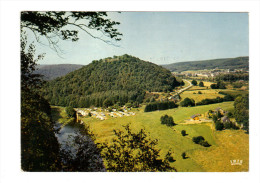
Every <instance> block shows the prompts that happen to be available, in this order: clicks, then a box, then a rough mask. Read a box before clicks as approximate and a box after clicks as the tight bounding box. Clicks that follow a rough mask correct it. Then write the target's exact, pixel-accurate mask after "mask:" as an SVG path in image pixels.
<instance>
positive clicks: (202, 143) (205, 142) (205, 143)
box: [200, 141, 211, 147]
mask: <svg viewBox="0 0 260 183" xmlns="http://www.w3.org/2000/svg"><path fill="white" fill-rule="evenodd" d="M200 145H202V146H204V147H210V146H211V145H210V144H209V143H208V142H207V141H202V142H201V143H200Z"/></svg>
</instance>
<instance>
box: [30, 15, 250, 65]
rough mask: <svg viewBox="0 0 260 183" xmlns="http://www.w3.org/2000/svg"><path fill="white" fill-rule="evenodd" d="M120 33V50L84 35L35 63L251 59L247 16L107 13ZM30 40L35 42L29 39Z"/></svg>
mask: <svg viewBox="0 0 260 183" xmlns="http://www.w3.org/2000/svg"><path fill="white" fill-rule="evenodd" d="M108 15H109V17H110V18H111V19H112V20H115V21H119V22H120V23H121V24H120V25H119V26H117V28H118V30H119V32H121V33H122V34H123V36H122V40H121V41H120V42H118V43H117V44H118V47H116V46H112V45H108V44H106V43H104V42H102V41H100V40H98V39H93V38H92V37H90V36H89V35H87V34H86V33H84V32H80V33H79V38H80V39H79V41H77V42H70V41H60V42H59V47H60V49H61V50H63V53H62V54H61V55H60V56H59V55H58V54H57V53H56V52H54V51H53V50H51V49H50V48H49V47H48V46H44V45H40V44H38V45H37V53H46V55H45V58H44V59H43V60H42V61H40V62H38V63H39V64H68V63H70V64H83V65H87V64H89V63H90V62H91V61H93V60H99V59H102V58H106V57H112V56H114V55H117V56H118V55H123V54H129V55H133V56H135V57H138V58H140V59H142V60H145V61H150V62H153V63H156V64H159V65H161V64H170V63H174V62H181V61H196V60H207V59H216V58H232V57H238V56H248V55H249V30H248V13H200V12H121V13H117V12H109V13H108ZM31 36H32V40H33V35H31Z"/></svg>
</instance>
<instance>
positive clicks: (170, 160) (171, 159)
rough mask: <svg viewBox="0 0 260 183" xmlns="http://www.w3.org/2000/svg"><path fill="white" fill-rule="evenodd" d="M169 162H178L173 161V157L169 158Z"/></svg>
mask: <svg viewBox="0 0 260 183" xmlns="http://www.w3.org/2000/svg"><path fill="white" fill-rule="evenodd" d="M168 161H169V162H171V163H172V162H174V161H176V160H175V159H173V157H172V156H170V157H169V158H168Z"/></svg>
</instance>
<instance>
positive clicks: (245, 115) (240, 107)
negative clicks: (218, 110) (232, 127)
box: [234, 94, 249, 132]
mask: <svg viewBox="0 0 260 183" xmlns="http://www.w3.org/2000/svg"><path fill="white" fill-rule="evenodd" d="M234 109H235V111H234V117H235V119H236V121H237V123H239V124H243V128H244V129H245V130H246V131H247V132H248V131H249V95H248V94H245V95H242V96H238V97H237V98H236V99H235V102H234Z"/></svg>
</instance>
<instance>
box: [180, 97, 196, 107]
mask: <svg viewBox="0 0 260 183" xmlns="http://www.w3.org/2000/svg"><path fill="white" fill-rule="evenodd" d="M180 105H181V106H182V107H188V106H195V101H194V100H193V99H190V98H185V99H184V100H183V101H182V102H181V103H180Z"/></svg>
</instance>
